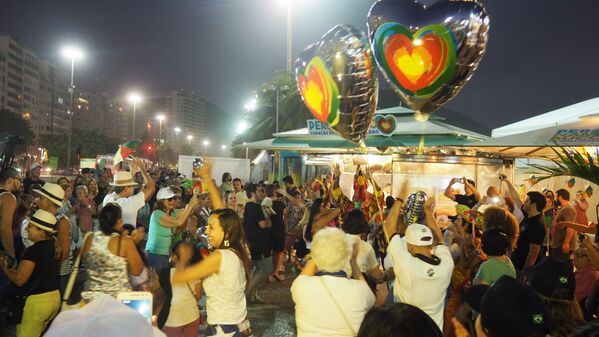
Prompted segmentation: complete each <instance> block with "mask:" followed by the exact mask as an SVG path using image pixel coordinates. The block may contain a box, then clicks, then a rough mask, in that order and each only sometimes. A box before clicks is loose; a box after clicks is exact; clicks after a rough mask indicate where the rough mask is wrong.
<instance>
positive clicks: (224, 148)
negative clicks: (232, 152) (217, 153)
mask: <svg viewBox="0 0 599 337" xmlns="http://www.w3.org/2000/svg"><path fill="white" fill-rule="evenodd" d="M220 148H221V149H223V154H225V152H226V151H227V145H221V146H220Z"/></svg>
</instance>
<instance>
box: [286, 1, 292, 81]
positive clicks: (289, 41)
mask: <svg viewBox="0 0 599 337" xmlns="http://www.w3.org/2000/svg"><path fill="white" fill-rule="evenodd" d="M291 3H292V1H291V0H289V1H288V2H287V71H288V72H291V63H292V60H291V52H292V42H293V41H292V39H293V32H292V22H291V19H292V15H291V14H292V11H291Z"/></svg>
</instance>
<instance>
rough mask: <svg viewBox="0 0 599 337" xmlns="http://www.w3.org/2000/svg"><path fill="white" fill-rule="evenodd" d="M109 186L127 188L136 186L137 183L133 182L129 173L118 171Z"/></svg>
mask: <svg viewBox="0 0 599 337" xmlns="http://www.w3.org/2000/svg"><path fill="white" fill-rule="evenodd" d="M110 185H111V186H115V187H127V186H137V183H136V182H135V181H133V176H132V175H131V172H129V171H119V172H117V173H116V174H115V175H114V178H113V180H112V183H110Z"/></svg>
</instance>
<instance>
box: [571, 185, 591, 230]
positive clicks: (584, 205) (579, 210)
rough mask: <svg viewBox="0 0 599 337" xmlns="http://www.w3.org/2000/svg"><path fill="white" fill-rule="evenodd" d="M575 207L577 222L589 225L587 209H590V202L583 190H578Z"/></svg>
mask: <svg viewBox="0 0 599 337" xmlns="http://www.w3.org/2000/svg"><path fill="white" fill-rule="evenodd" d="M574 208H576V223H578V224H581V225H584V226H588V225H589V218H587V209H589V202H588V201H587V199H586V198H585V194H584V192H583V191H578V192H576V200H575V201H574Z"/></svg>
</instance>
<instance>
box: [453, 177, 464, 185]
mask: <svg viewBox="0 0 599 337" xmlns="http://www.w3.org/2000/svg"><path fill="white" fill-rule="evenodd" d="M455 182H456V183H460V184H463V183H464V179H462V178H455Z"/></svg>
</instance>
